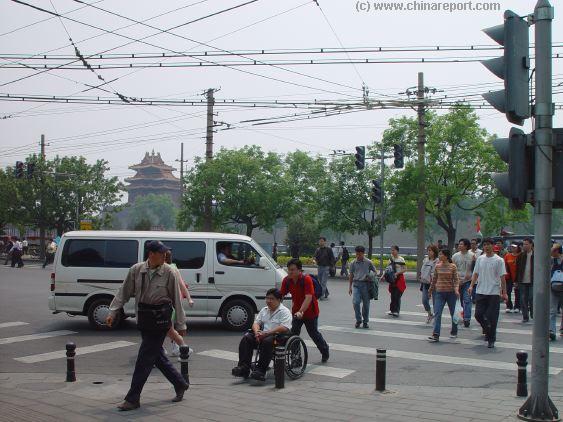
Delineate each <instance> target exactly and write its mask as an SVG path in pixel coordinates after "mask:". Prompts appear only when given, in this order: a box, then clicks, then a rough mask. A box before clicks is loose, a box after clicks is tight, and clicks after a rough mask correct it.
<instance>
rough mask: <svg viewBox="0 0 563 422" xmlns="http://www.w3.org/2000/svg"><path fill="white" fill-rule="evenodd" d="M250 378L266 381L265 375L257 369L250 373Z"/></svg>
mask: <svg viewBox="0 0 563 422" xmlns="http://www.w3.org/2000/svg"><path fill="white" fill-rule="evenodd" d="M250 378H252V379H253V380H256V381H266V374H265V373H264V372H262V371H260V370H259V369H256V370H254V371H252V373H251V374H250Z"/></svg>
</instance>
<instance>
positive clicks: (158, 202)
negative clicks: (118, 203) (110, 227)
mask: <svg viewBox="0 0 563 422" xmlns="http://www.w3.org/2000/svg"><path fill="white" fill-rule="evenodd" d="M176 215H177V209H176V206H175V205H174V202H173V201H172V198H171V197H170V195H165V194H163V195H155V194H153V193H150V194H148V195H143V196H138V197H137V198H136V199H135V202H134V203H133V205H132V206H131V210H130V212H129V225H130V227H133V228H134V229H135V230H141V229H138V228H137V227H138V226H139V225H144V226H146V225H147V224H146V222H147V221H148V226H149V230H150V228H151V227H152V226H162V227H164V228H165V229H166V230H172V229H174V228H175V227H176ZM141 223H143V224H141ZM143 230H144V229H143Z"/></svg>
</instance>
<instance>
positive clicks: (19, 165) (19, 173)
mask: <svg viewBox="0 0 563 422" xmlns="http://www.w3.org/2000/svg"><path fill="white" fill-rule="evenodd" d="M23 167H24V165H23V161H16V167H15V168H14V176H15V178H16V179H21V178H23Z"/></svg>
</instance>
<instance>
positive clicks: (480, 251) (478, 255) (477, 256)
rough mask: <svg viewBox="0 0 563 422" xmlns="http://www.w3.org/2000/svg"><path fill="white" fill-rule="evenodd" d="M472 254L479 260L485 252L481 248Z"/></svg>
mask: <svg viewBox="0 0 563 422" xmlns="http://www.w3.org/2000/svg"><path fill="white" fill-rule="evenodd" d="M471 252H473V254H474V255H475V258H479V257H480V256H481V255H482V254H483V251H482V250H481V249H479V248H477V249H475V250H473V249H471Z"/></svg>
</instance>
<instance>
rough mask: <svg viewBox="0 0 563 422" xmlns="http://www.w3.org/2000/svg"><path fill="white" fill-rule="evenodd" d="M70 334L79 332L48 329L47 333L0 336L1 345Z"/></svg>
mask: <svg viewBox="0 0 563 422" xmlns="http://www.w3.org/2000/svg"><path fill="white" fill-rule="evenodd" d="M70 334H77V333H76V331H67V330H60V331H48V332H46V333H38V334H28V335H25V336H17V337H6V338H0V345H2V344H12V343H19V342H21V341H30V340H41V339H43V338H51V337H59V336H68V335H70Z"/></svg>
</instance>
